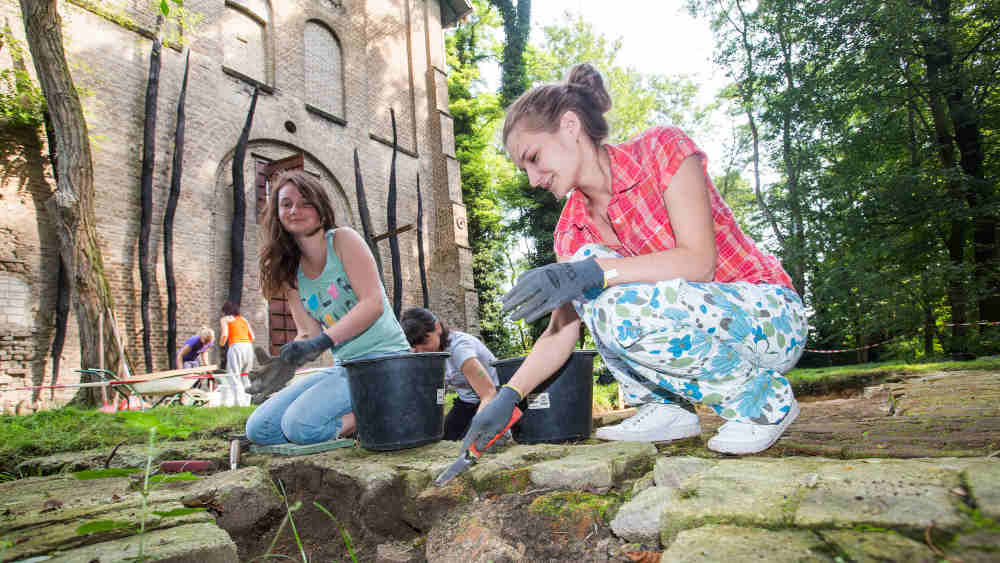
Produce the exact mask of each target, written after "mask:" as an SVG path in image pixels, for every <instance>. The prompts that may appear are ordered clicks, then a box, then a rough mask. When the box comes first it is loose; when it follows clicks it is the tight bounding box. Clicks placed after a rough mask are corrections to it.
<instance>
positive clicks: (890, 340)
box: [805, 321, 1000, 354]
mask: <svg viewBox="0 0 1000 563" xmlns="http://www.w3.org/2000/svg"><path fill="white" fill-rule="evenodd" d="M974 325H984V326H1000V322H997V321H979V322H975V323H943V325H942V326H974ZM897 338H899V337H896V338H890V339H889V340H883V341H882V342H879V343H877V344H869V345H867V346H859V347H857V348H837V349H834V350H813V349H811V348H806V349H805V351H806V352H812V353H813V354H838V353H840V352H857V351H859V350H867V349H869V348H875V347H876V346H881V345H883V344H888V343H890V342H892V341H893V340H896V339H897Z"/></svg>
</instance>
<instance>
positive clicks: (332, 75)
mask: <svg viewBox="0 0 1000 563" xmlns="http://www.w3.org/2000/svg"><path fill="white" fill-rule="evenodd" d="M304 40H305V78H306V103H307V104H309V105H310V106H313V107H314V108H316V109H319V110H322V111H323V112H325V113H329V114H331V115H334V116H336V117H341V118H342V117H344V62H343V61H344V56H343V53H342V51H341V49H340V41H338V40H337V36H336V35H334V34H333V32H332V31H330V28H328V27H326V26H325V25H323V24H322V23H319V22H317V21H313V20H310V21H307V22H306V28H305V37H304Z"/></svg>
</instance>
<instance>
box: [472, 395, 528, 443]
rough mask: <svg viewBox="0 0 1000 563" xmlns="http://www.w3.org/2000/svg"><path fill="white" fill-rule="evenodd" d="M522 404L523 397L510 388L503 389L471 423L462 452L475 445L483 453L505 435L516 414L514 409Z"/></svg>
mask: <svg viewBox="0 0 1000 563" xmlns="http://www.w3.org/2000/svg"><path fill="white" fill-rule="evenodd" d="M519 402H521V396H520V395H518V393H517V391H514V390H513V389H511V388H510V387H501V388H500V391H498V392H497V394H496V396H494V397H493V400H492V401H490V404H488V405H486V406H485V407H483V410H481V411H479V413H477V414H476V416H474V417H472V422H470V423H469V431H468V432H466V433H465V439H463V440H462V451H463V452H464V451H466V450H468V449H469V447H470V446H472V445H473V444H475V446H476V449H477V450H479V451H480V452H482V451H483V450H484V449H485V448H486V444H489V443H490V441H491V440H493V438H496V437H497V436H499V435H500V434H502V433H503V431H504V429H505V428H506V427H507V423H508V422H510V417H511V416H513V414H514V407H515V406H517V404H518V403H519Z"/></svg>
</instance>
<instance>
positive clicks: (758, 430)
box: [708, 399, 799, 455]
mask: <svg viewBox="0 0 1000 563" xmlns="http://www.w3.org/2000/svg"><path fill="white" fill-rule="evenodd" d="M797 416H799V403H798V401H796V400H795V399H792V406H791V408H790V409H789V410H788V414H786V415H785V418H783V419H782V420H781V422H779V423H777V424H753V423H749V422H736V421H735V420H731V421H729V422H727V423H725V424H723V425H722V426H721V427H720V428H719V433H718V434H716V435H715V436H713V437H712V438H711V439H710V440H709V441H708V449H710V450H714V451H717V452H721V453H724V454H739V455H743V454H755V453H757V452H762V451H764V450H766V449H767V448H770V447H771V444H773V443H774V442H775V441H777V440H778V438H780V437H781V435H782V434H783V433H784V432H785V429H786V428H788V425H789V424H791V423H792V421H794V420H795V418H796V417H797Z"/></svg>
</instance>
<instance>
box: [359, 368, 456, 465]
mask: <svg viewBox="0 0 1000 563" xmlns="http://www.w3.org/2000/svg"><path fill="white" fill-rule="evenodd" d="M450 355H451V354H449V353H448V352H424V353H420V354H396V355H392V356H382V357H380V358H369V359H361V360H350V361H347V362H344V367H345V368H346V369H347V380H348V383H349V385H350V388H351V402H352V403H354V416H355V418H356V419H357V423H358V440H359V441H360V442H361V447H362V448H365V449H366V450H374V451H389V450H402V449H406V448H415V447H417V446H423V445H425V444H430V443H433V442H437V441H439V440H441V437H442V436H444V362H445V359H446V358H448V356H450Z"/></svg>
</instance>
